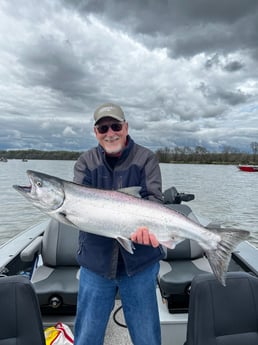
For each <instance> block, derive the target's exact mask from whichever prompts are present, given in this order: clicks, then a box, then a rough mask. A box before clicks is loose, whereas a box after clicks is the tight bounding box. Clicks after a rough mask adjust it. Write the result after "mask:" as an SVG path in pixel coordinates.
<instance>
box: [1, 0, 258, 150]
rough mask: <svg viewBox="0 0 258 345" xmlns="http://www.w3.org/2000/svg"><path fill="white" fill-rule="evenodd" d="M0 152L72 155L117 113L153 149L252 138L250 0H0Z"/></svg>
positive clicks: (254, 6)
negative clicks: (96, 117) (97, 113)
mask: <svg viewBox="0 0 258 345" xmlns="http://www.w3.org/2000/svg"><path fill="white" fill-rule="evenodd" d="M0 32H1V35H0V149H32V148H33V149H43V150H76V151H82V150H85V149H88V148H90V147H92V146H95V145H96V139H95V136H94V134H93V112H94V110H95V108H96V107H97V106H99V105H100V104H102V103H105V102H115V103H118V104H119V105H120V106H122V108H123V109H124V111H125V114H126V118H127V120H128V122H129V130H130V134H131V136H132V137H133V139H134V140H135V141H137V142H138V143H140V144H143V145H145V146H147V147H149V148H151V149H153V150H156V149H158V148H162V147H174V146H190V147H195V146H196V145H201V146H204V147H206V148H207V149H209V150H215V151H220V150H222V149H223V148H224V147H228V146H230V147H234V148H237V149H240V150H245V151H247V150H250V149H251V148H250V144H251V143H252V142H258V66H257V61H258V1H257V0H216V1H215V0H138V1H136V0H130V1H129V0H70V1H68V0H41V1H39V0H26V1H25V0H23V1H21V0H0Z"/></svg>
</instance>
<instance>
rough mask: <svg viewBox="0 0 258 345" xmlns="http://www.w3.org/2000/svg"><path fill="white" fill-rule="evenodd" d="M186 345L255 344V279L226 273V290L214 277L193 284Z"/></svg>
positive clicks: (257, 340)
mask: <svg viewBox="0 0 258 345" xmlns="http://www.w3.org/2000/svg"><path fill="white" fill-rule="evenodd" d="M186 344H187V345H214V344H218V345H243V344H248V345H257V344H258V278H257V277H255V276H253V275H251V274H249V273H246V272H229V273H227V275H226V287H224V286H222V285H221V284H220V283H219V282H218V280H217V279H216V278H215V277H214V275H213V274H203V275H200V276H197V277H195V278H194V280H193V282H192V288H191V294H190V305H189V318H188V329H187V342H186Z"/></svg>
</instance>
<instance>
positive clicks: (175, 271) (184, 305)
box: [159, 204, 211, 312]
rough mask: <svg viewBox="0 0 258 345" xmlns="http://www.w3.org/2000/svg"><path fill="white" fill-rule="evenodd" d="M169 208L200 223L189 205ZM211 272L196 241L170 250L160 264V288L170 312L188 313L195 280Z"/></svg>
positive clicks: (181, 244) (187, 240)
mask: <svg viewBox="0 0 258 345" xmlns="http://www.w3.org/2000/svg"><path fill="white" fill-rule="evenodd" d="M169 207H170V208H172V209H174V210H176V211H178V212H180V213H182V214H184V215H185V216H187V217H189V218H191V219H192V220H194V221H196V222H198V220H197V219H196V218H195V217H194V215H193V213H192V211H191V209H190V208H189V207H188V206H187V205H181V204H180V205H169ZM210 271H211V268H210V265H209V263H208V260H207V259H206V258H205V257H204V251H203V249H202V248H201V247H200V246H199V244H198V243H197V242H196V241H193V240H189V239H186V240H184V241H183V242H181V243H179V244H178V245H177V246H176V247H175V248H174V249H168V250H167V255H166V258H165V259H164V260H162V261H161V262H160V272H159V286H160V290H161V294H162V296H163V297H164V298H166V299H167V302H168V308H169V310H170V311H171V312H182V311H187V309H188V304H189V289H190V286H191V282H192V280H193V278H194V277H195V276H196V275H198V274H201V273H206V272H210Z"/></svg>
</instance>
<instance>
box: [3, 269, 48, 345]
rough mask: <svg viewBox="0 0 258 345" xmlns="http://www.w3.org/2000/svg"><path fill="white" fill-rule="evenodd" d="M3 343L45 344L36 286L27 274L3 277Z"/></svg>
mask: <svg viewBox="0 0 258 345" xmlns="http://www.w3.org/2000/svg"><path fill="white" fill-rule="evenodd" d="M0 305H1V308H0V325H1V326H0V345H16V344H19V345H28V344H37V345H45V337H44V332H43V324H42V320H41V314H40V308H39V303H38V299H37V296H36V294H35V290H34V288H33V285H32V284H31V282H30V280H29V279H28V278H26V277H24V276H21V275H20V276H10V277H7V276H5V277H0Z"/></svg>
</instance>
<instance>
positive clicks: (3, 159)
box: [0, 157, 8, 163]
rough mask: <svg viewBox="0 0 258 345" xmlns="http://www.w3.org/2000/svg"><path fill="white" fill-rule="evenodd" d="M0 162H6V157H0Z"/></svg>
mask: <svg viewBox="0 0 258 345" xmlns="http://www.w3.org/2000/svg"><path fill="white" fill-rule="evenodd" d="M0 162H3V163H6V162H8V159H7V158H6V157H1V158H0Z"/></svg>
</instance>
